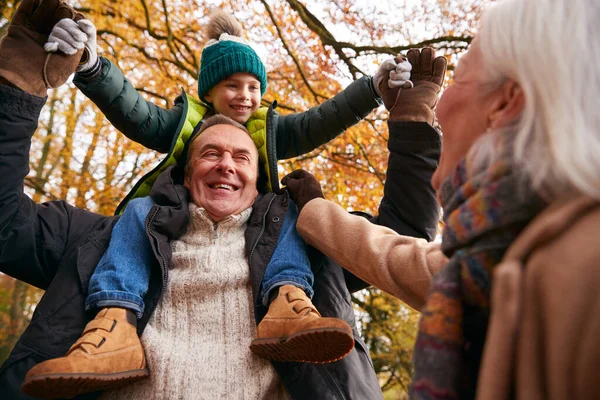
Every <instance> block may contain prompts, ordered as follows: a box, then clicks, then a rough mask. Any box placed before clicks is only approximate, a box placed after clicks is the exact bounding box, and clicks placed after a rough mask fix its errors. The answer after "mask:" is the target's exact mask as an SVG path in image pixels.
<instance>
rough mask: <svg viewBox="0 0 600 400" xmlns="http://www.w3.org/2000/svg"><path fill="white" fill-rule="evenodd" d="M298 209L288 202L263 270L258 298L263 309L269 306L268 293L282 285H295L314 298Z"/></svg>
mask: <svg viewBox="0 0 600 400" xmlns="http://www.w3.org/2000/svg"><path fill="white" fill-rule="evenodd" d="M296 222H298V207H296V204H294V202H293V201H292V200H291V199H290V204H289V207H288V211H287V214H286V215H285V221H283V226H282V227H281V233H280V234H279V239H278V240H277V247H276V248H275V251H274V252H273V256H272V257H271V260H270V261H269V264H268V265H267V269H266V270H265V276H264V277H263V281H262V284H261V291H260V297H261V299H262V303H263V305H264V306H266V307H268V306H269V297H270V296H271V292H272V291H273V290H275V289H276V288H278V287H280V286H283V285H294V286H296V287H298V288H300V289H302V290H304V292H305V293H306V295H307V296H308V297H309V298H312V296H313V293H314V292H313V288H312V285H313V281H314V276H313V273H312V270H311V269H310V261H309V259H308V255H307V254H306V243H304V240H302V238H301V237H300V235H299V234H298V231H297V230H296Z"/></svg>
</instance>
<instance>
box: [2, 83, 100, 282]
mask: <svg viewBox="0 0 600 400" xmlns="http://www.w3.org/2000/svg"><path fill="white" fill-rule="evenodd" d="M44 102H45V99H44V98H39V97H35V96H31V95H29V94H27V93H25V92H23V91H20V90H18V89H13V88H10V87H8V86H4V85H0V210H1V212H0V271H1V272H3V273H6V274H8V275H10V276H12V277H14V278H16V279H19V280H21V281H24V282H26V283H29V284H31V285H34V286H37V287H39V288H42V289H46V288H47V287H48V285H49V284H50V282H51V281H52V279H53V278H54V275H55V274H56V271H57V269H58V268H59V267H60V265H61V259H62V257H63V255H64V254H65V252H66V251H67V250H68V249H69V247H70V244H72V243H73V242H74V241H76V240H77V239H78V238H80V237H82V236H83V235H85V233H86V232H87V231H89V229H90V227H91V226H93V225H94V224H95V223H96V222H98V221H99V220H100V219H102V218H103V217H101V216H99V215H95V214H93V213H89V212H86V211H82V210H77V209H74V208H73V207H71V206H69V205H68V204H67V203H65V202H63V201H52V202H48V203H43V204H37V203H35V202H33V201H32V200H31V199H30V198H29V197H28V196H27V195H25V193H24V179H25V177H26V176H27V174H28V172H29V150H30V147H31V137H32V136H33V134H34V132H35V130H36V128H37V123H38V117H39V114H40V110H41V108H42V106H43V104H44ZM74 216H76V218H75V219H77V222H78V223H77V224H74V223H73V220H74Z"/></svg>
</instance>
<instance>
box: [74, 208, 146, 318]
mask: <svg viewBox="0 0 600 400" xmlns="http://www.w3.org/2000/svg"><path fill="white" fill-rule="evenodd" d="M153 205H154V202H153V201H152V199H151V198H150V197H143V198H137V199H134V200H132V201H131V202H129V204H127V207H126V208H125V211H124V212H123V215H122V216H121V218H119V220H118V221H117V223H116V224H115V227H114V228H113V231H112V235H111V238H110V244H109V246H108V249H107V250H106V252H105V253H104V255H103V256H102V258H101V259H100V262H99V263H98V266H97V267H96V270H95V271H94V274H93V275H92V277H91V279H90V284H89V290H88V297H87V299H86V301H85V309H86V310H93V309H100V308H103V307H121V308H127V309H129V310H131V311H133V312H134V313H135V314H136V316H137V318H138V319H139V318H141V317H142V314H143V313H144V300H143V298H144V295H145V294H146V292H147V291H148V285H149V283H150V266H151V265H152V257H153V253H152V247H151V246H150V241H149V240H148V236H147V234H146V217H147V216H148V213H149V212H150V209H151V208H152V206H153Z"/></svg>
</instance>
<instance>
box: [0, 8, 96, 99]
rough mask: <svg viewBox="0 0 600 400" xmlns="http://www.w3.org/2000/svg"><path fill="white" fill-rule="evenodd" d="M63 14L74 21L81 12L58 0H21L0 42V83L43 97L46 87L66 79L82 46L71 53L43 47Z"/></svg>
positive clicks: (76, 62)
mask: <svg viewBox="0 0 600 400" xmlns="http://www.w3.org/2000/svg"><path fill="white" fill-rule="evenodd" d="M63 18H71V19H74V20H75V21H78V20H80V19H83V18H84V16H83V15H82V14H80V13H78V12H76V11H75V10H74V9H73V8H72V7H71V6H69V5H68V4H66V3H65V2H64V1H62V0H22V1H21V3H20V4H19V8H17V11H16V12H15V15H14V16H13V18H12V20H11V22H10V24H9V26H8V30H7V34H6V36H5V37H4V39H3V40H2V43H1V44H0V83H4V84H10V85H12V86H16V87H18V88H19V89H21V90H23V91H25V92H27V93H29V94H33V95H35V96H39V97H45V96H46V89H47V88H53V87H58V86H60V85H62V84H63V83H65V82H66V80H67V78H68V77H69V75H71V74H72V73H73V72H75V68H76V67H77V65H78V64H79V61H80V59H81V55H82V53H83V50H80V51H78V52H77V53H76V54H75V55H72V56H68V55H66V54H63V53H61V52H58V53H46V51H45V50H44V44H45V43H46V41H47V40H48V35H49V34H50V32H51V31H52V28H53V27H54V25H55V24H56V23H57V22H58V21H60V20H61V19H63Z"/></svg>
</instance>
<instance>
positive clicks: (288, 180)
mask: <svg viewBox="0 0 600 400" xmlns="http://www.w3.org/2000/svg"><path fill="white" fill-rule="evenodd" d="M281 183H283V184H284V185H286V186H287V191H288V192H289V194H290V197H291V198H292V200H294V203H296V205H297V206H298V212H300V211H302V208H303V207H304V206H305V205H306V203H308V202H309V201H311V200H312V199H316V198H319V197H320V198H323V191H322V190H321V185H319V182H317V180H316V179H315V177H314V176H312V174H311V173H310V172H306V171H305V170H303V169H297V170H295V171H293V172H292V173H290V174H288V175H286V176H284V177H283V179H282V180H281Z"/></svg>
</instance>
